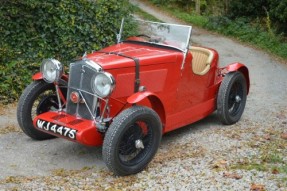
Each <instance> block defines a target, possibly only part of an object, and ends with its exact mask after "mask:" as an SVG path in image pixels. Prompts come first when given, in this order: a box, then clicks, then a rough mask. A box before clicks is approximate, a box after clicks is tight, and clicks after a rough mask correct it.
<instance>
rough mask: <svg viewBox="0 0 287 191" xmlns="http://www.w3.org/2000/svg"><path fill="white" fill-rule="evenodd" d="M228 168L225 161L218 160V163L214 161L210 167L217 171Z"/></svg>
mask: <svg viewBox="0 0 287 191" xmlns="http://www.w3.org/2000/svg"><path fill="white" fill-rule="evenodd" d="M227 166H228V162H227V161H226V160H219V161H216V162H215V163H214V164H213V165H212V167H213V168H217V169H222V168H223V169H226V168H227Z"/></svg>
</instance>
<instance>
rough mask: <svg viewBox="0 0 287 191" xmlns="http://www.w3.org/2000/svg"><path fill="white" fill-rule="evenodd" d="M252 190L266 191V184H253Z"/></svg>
mask: <svg viewBox="0 0 287 191" xmlns="http://www.w3.org/2000/svg"><path fill="white" fill-rule="evenodd" d="M250 190H251V191H265V186H264V185H263V184H251V188H250Z"/></svg>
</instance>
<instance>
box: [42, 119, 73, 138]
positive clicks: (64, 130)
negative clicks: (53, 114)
mask: <svg viewBox="0 0 287 191" xmlns="http://www.w3.org/2000/svg"><path fill="white" fill-rule="evenodd" d="M36 127H37V128H39V129H42V130H45V131H50V132H52V133H55V134H59V135H62V136H65V137H68V138H70V139H74V140H76V136H77V130H75V129H71V128H69V127H64V126H60V125H57V124H54V123H51V122H48V121H44V120H40V119H38V120H37V123H36Z"/></svg>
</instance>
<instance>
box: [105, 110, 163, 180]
mask: <svg viewBox="0 0 287 191" xmlns="http://www.w3.org/2000/svg"><path fill="white" fill-rule="evenodd" d="M161 135H162V125H161V121H160V118H159V116H158V115H157V113H156V112H155V111H153V110H152V109H150V108H147V107H141V106H133V107H131V108H129V109H126V110H124V111H123V112H121V113H120V114H119V115H118V116H117V117H116V118H115V119H114V120H113V122H112V124H111V126H110V127H109V129H108V130H107V132H106V135H105V138H104V143H103V159H104V161H105V163H106V165H107V166H108V168H109V169H110V170H111V171H113V173H114V174H115V175H120V176H125V175H130V174H135V173H138V172H140V171H141V170H143V169H144V168H145V167H146V166H147V165H148V163H149V162H150V161H151V160H152V158H153V157H154V155H155V153H156V151H157V149H158V147H159V144H160V141H161Z"/></svg>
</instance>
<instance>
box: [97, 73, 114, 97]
mask: <svg viewBox="0 0 287 191" xmlns="http://www.w3.org/2000/svg"><path fill="white" fill-rule="evenodd" d="M114 87H115V80H114V77H113V76H112V75H111V74H110V73H107V72H101V73H98V74H97V75H96V76H95V77H94V78H93V79H92V89H93V91H94V93H95V94H97V95H98V96H100V97H102V98H104V97H107V96H109V95H110V94H111V93H112V92H113V89H114Z"/></svg>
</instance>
